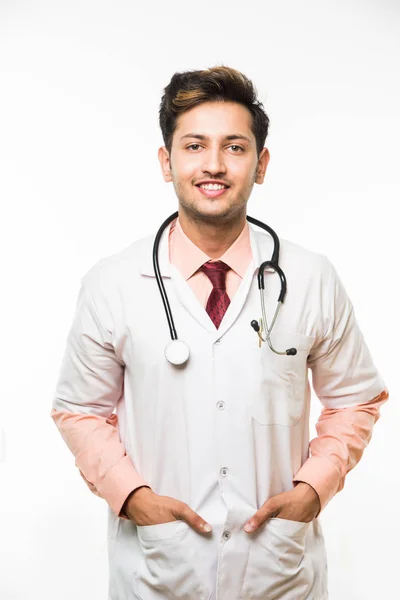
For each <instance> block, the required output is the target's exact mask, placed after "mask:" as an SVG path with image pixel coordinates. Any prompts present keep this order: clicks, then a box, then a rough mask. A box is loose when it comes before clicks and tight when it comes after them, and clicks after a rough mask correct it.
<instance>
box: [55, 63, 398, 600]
mask: <svg viewBox="0 0 400 600" xmlns="http://www.w3.org/2000/svg"><path fill="white" fill-rule="evenodd" d="M164 92H165V93H164V96H163V98H162V102H161V107H160V125H161V129H162V133H163V138H164V143H165V146H163V147H161V148H160V149H159V152H158V157H159V161H160V165H161V169H162V174H163V177H164V180H165V181H166V182H171V181H172V183H173V185H174V189H175V192H176V195H177V197H178V201H179V216H178V218H177V219H175V220H174V221H172V223H171V226H170V227H168V228H167V230H165V231H164V233H163V235H162V238H161V243H160V251H159V257H160V270H161V275H162V278H163V283H164V285H165V287H166V292H167V294H168V297H169V302H170V305H171V310H172V313H173V314H174V319H175V323H176V327H177V331H178V332H179V333H180V335H181V337H182V339H184V340H185V341H186V342H187V344H188V345H189V347H190V358H189V361H188V362H187V363H186V364H184V365H183V366H179V367H178V366H174V365H173V364H170V363H169V362H168V361H166V360H165V356H164V348H165V346H166V344H167V343H168V341H169V330H168V324H167V321H166V319H165V313H164V310H163V306H162V302H161V299H160V295H159V291H158V288H157V285H156V281H155V278H154V269H153V263H152V248H153V241H154V236H150V237H147V238H144V239H142V240H139V241H138V242H135V243H133V244H132V245H130V246H129V247H128V248H126V249H124V250H122V251H121V252H119V253H117V254H115V255H113V256H111V257H107V258H104V259H102V260H100V261H99V262H98V263H97V264H96V265H94V266H93V267H92V268H91V269H90V270H89V271H88V273H86V275H85V276H84V278H83V280H82V287H81V290H80V294H79V299H78V303H77V308H76V314H75V318H74V322H73V324H72V327H71V330H70V333H69V337H68V343H67V348H66V351H65V356H64V360H63V364H62V367H61V373H60V377H59V381H58V385H57V390H56V393H55V397H54V401H53V410H52V417H53V419H54V421H55V423H56V424H57V426H58V428H59V430H60V432H61V434H62V435H63V437H64V439H65V441H66V443H67V444H68V446H69V448H70V449H71V451H72V452H73V453H74V455H75V457H76V465H77V467H78V468H79V470H80V473H81V475H82V476H83V478H84V479H85V481H86V483H87V484H88V486H89V487H90V489H91V490H92V491H93V492H94V493H95V494H97V495H99V496H101V497H102V498H104V499H105V500H106V501H107V502H108V505H109V534H108V541H109V564H110V586H109V598H110V599H111V600H130V599H135V598H138V599H142V600H155V599H161V598H174V599H175V598H177V599H185V600H192V599H193V600H210V599H213V600H217V599H218V600H235V599H238V600H239V599H242V600H247V599H253V598H254V599H263V600H284V599H285V600H302V599H306V598H307V599H309V600H325V599H326V598H327V597H328V592H327V582H326V580H327V575H326V555H325V549H324V542H323V537H322V533H321V527H320V523H319V520H318V515H319V514H320V512H321V510H323V508H324V507H325V506H326V505H327V503H328V502H329V500H330V499H331V498H332V497H333V496H334V495H335V494H336V493H337V492H338V491H340V490H341V489H342V488H343V485H344V480H345V476H346V474H347V473H348V472H349V471H350V470H351V469H352V468H353V467H354V466H355V465H356V463H357V462H358V461H359V460H360V458H361V455H362V452H363V450H364V448H365V446H366V445H367V443H368V441H369V440H370V437H371V431H372V427H373V425H374V423H375V422H376V420H377V419H378V418H379V408H380V406H381V405H382V404H383V403H384V402H385V401H386V400H387V398H388V392H387V390H386V388H385V384H384V382H383V381H382V379H381V377H380V376H379V374H378V372H377V370H376V368H375V366H374V364H373V362H372V359H371V356H370V353H369V351H368V349H367V347H366V345H365V342H364V340H363V337H362V334H361V332H360V330H359V328H358V326H357V322H356V320H355V317H354V311H353V308H352V305H351V302H350V300H349V298H348V296H347V295H346V292H345V290H344V288H343V285H342V284H341V281H340V279H339V277H338V275H337V273H336V271H335V269H334V267H333V266H332V264H331V263H330V262H329V261H328V259H327V258H326V257H324V256H322V255H320V254H317V253H314V252H311V251H308V250H306V249H304V248H302V247H300V246H298V245H295V244H292V243H290V242H288V241H285V240H281V249H280V258H279V265H280V267H281V268H282V269H283V271H284V272H285V274H286V278H287V286H288V288H287V295H286V298H285V301H284V303H283V305H282V307H281V309H280V312H279V315H278V318H277V321H276V324H275V326H274V329H273V331H272V333H271V341H272V343H273V346H274V347H275V348H277V350H278V351H282V350H284V349H286V348H291V347H294V348H296V350H297V353H296V354H295V355H279V354H276V353H275V352H273V351H271V349H270V348H269V345H268V344H267V343H264V342H262V341H261V339H260V338H259V336H258V335H257V333H255V331H254V329H252V327H251V326H250V323H251V321H252V320H254V319H255V318H258V317H259V314H260V297H259V290H258V287H257V272H258V267H259V265H260V264H261V263H262V262H263V261H266V260H269V259H270V257H271V254H272V250H273V241H272V238H271V237H270V236H269V235H268V234H267V233H266V232H265V231H263V230H261V229H259V228H257V227H255V226H250V225H249V224H248V222H247V221H246V208H247V202H248V199H249V197H250V194H251V191H252V188H253V185H254V183H258V184H262V183H263V181H264V177H265V172H266V169H267V166H268V161H269V152H268V149H267V148H265V147H264V142H265V139H266V137H267V133H268V123H269V121H268V117H267V115H266V114H265V112H264V110H263V106H262V104H261V103H259V102H258V101H257V100H256V96H255V91H254V88H253V86H252V84H251V82H250V81H249V80H248V79H247V78H246V77H245V76H244V75H243V74H242V73H239V72H238V71H236V70H234V69H230V68H228V67H215V68H211V69H208V70H205V71H193V72H187V73H176V74H175V75H174V76H173V78H172V79H171V82H170V84H169V85H168V86H167V87H166V88H165V90H164ZM265 280H266V286H265V287H266V289H265V292H264V293H265V303H266V309H267V314H268V315H270V318H271V316H272V315H273V312H274V309H275V306H276V300H277V297H278V295H279V289H280V288H279V284H280V281H279V277H278V276H277V275H276V274H273V273H272V272H269V271H268V270H266V271H265ZM265 325H266V324H264V326H265ZM264 332H265V327H264ZM309 368H310V369H311V371H312V383H313V388H314V390H315V392H316V394H317V395H318V397H319V399H320V400H321V403H322V405H323V410H322V413H321V417H320V419H319V421H318V424H317V434H318V435H317V437H316V438H315V439H313V440H311V442H310V440H309V425H308V419H309V404H310V385H309V382H308V369H309ZM114 409H116V413H113V411H114Z"/></svg>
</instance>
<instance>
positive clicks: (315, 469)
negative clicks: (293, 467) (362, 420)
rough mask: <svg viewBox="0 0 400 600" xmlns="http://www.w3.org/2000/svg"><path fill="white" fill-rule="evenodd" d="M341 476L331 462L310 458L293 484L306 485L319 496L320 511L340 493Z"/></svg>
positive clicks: (320, 458)
mask: <svg viewBox="0 0 400 600" xmlns="http://www.w3.org/2000/svg"><path fill="white" fill-rule="evenodd" d="M341 479H342V475H341V473H340V471H339V469H338V468H337V467H336V466H335V465H334V464H333V463H332V461H331V460H329V459H328V458H325V457H324V456H310V458H308V459H307V460H306V462H305V463H304V464H303V466H302V467H301V468H300V470H299V471H298V472H297V473H296V477H295V478H294V479H293V482H297V481H304V483H308V485H310V486H311V487H312V488H314V490H315V491H316V492H317V494H318V496H319V501H320V504H321V508H320V511H319V512H321V510H323V509H324V508H325V506H326V505H327V504H328V502H329V501H330V500H331V499H332V498H333V496H334V495H335V494H336V493H337V492H338V491H340V483H341ZM318 514H319V513H318ZM317 516H318V515H317Z"/></svg>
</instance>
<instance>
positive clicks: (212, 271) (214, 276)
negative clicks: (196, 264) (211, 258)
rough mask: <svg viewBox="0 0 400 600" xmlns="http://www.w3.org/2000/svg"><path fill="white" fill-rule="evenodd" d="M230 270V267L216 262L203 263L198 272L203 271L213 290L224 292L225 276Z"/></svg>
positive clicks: (220, 261) (219, 261)
mask: <svg viewBox="0 0 400 600" xmlns="http://www.w3.org/2000/svg"><path fill="white" fill-rule="evenodd" d="M230 269H231V268H230V266H229V265H227V264H226V263H224V262H222V260H217V261H215V262H206V263H204V265H203V266H201V267H200V269H199V271H203V273H205V274H206V275H207V277H208V278H209V279H210V281H211V283H212V285H213V288H214V289H219V290H225V289H226V274H227V272H228V271H230Z"/></svg>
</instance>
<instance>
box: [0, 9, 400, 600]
mask: <svg viewBox="0 0 400 600" xmlns="http://www.w3.org/2000/svg"><path fill="white" fill-rule="evenodd" d="M399 40H400V8H399V3H398V2H396V1H395V0H374V1H373V0H370V1H362V0H359V1H355V0H351V1H349V0H347V1H346V0H341V1H336V2H335V1H332V2H326V1H325V0H322V1H321V0H318V1H317V0H312V1H308V2H307V1H305V2H298V1H296V0H290V1H289V0H287V1H281V2H270V1H261V0H260V1H258V2H257V1H254V0H247V1H246V2H243V0H240V1H237V0H229V1H224V2H218V1H215V0H214V1H212V2H211V1H209V0H206V1H202V2H198V3H190V2H183V1H180V2H169V3H168V2H159V3H157V2H154V1H153V2H151V1H150V2H144V3H143V4H137V3H135V2H133V1H132V2H128V1H127V0H125V1H123V0H113V1H111V0H108V1H105V0H97V1H96V2H95V1H94V0H68V1H67V0H63V1H54V0H52V1H50V0H42V1H31V2H28V1H26V2H24V1H22V0H21V1H18V0H16V1H14V2H12V1H11V0H10V1H7V0H0V61H1V73H0V169H1V177H0V196H1V222H0V233H1V235H0V239H1V248H0V251H1V280H2V286H1V287H2V295H1V303H2V307H1V315H2V322H1V345H0V352H1V357H0V361H1V362H0V364H1V372H2V376H1V381H2V386H1V403H2V405H1V412H0V428H1V431H2V444H1V447H2V449H3V452H2V461H1V462H0V486H1V492H0V514H1V520H0V564H1V570H0V597H1V598H2V600H28V599H29V600H32V599H33V600H36V599H40V600H44V599H52V600H54V599H57V600H70V599H71V598H74V600H92V599H93V600H106V598H107V583H108V567H107V551H106V505H105V502H104V500H102V499H100V498H98V497H96V496H94V495H93V494H91V493H90V491H89V489H88V488H87V486H86V484H85V483H84V482H83V480H82V479H81V477H80V475H79V473H78V471H77V469H76V467H75V466H74V457H73V456H72V454H71V453H70V452H69V450H68V449H67V447H66V446H65V445H64V442H63V441H62V438H61V436H60V434H59V432H58V431H57V429H56V427H55V425H54V423H53V421H52V420H51V418H50V410H51V402H52V396H53V392H54V388H55V384H56V380H57V377H58V370H59V368H60V361H61V358H62V354H63V351H64V347H65V343H66V337H67V333H68V330H69V327H70V325H71V322H72V316H73V312H74V308H75V302H76V299H77V293H78V289H79V285H80V278H81V277H82V276H83V274H84V273H85V272H86V271H87V270H88V269H89V268H90V267H91V266H92V265H93V264H94V263H95V262H96V261H97V260H99V259H100V258H101V257H103V256H107V255H109V254H111V253H115V252H118V251H119V250H121V249H122V248H124V247H125V246H127V245H129V244H130V243H132V242H133V241H134V240H136V239H138V238H139V237H142V236H144V235H147V234H149V233H152V232H154V231H155V229H156V228H158V226H159V224H160V223H161V221H162V220H164V218H166V217H167V216H168V215H169V214H170V213H171V212H173V211H174V210H176V208H177V200H176V197H175V195H174V190H173V187H172V184H169V185H167V184H166V183H165V182H164V180H163V178H162V176H161V171H160V167H159V163H158V159H157V150H158V148H159V146H161V145H163V141H162V137H161V131H160V129H159V126H158V108H159V103H160V100H161V95H162V92H163V88H164V86H166V85H167V84H168V82H169V80H170V78H171V76H172V75H173V73H174V72H176V71H184V70H189V69H190V70H191V69H204V68H208V67H211V66H215V65H218V64H225V65H228V66H231V67H234V68H236V69H239V70H241V71H243V72H244V73H245V74H246V75H247V76H248V77H249V78H251V79H252V81H253V82H254V84H255V86H256V88H257V90H258V93H259V98H260V100H261V101H262V102H263V103H264V106H265V109H266V111H267V113H268V115H269V117H270V119H271V128H270V135H269V137H268V138H267V142H266V145H267V146H268V147H269V149H270V153H271V161H270V165H269V167H268V171H267V176H266V181H265V183H264V184H263V185H262V186H258V185H255V186H254V190H253V194H252V197H251V198H250V201H249V209H248V212H249V214H250V215H252V216H254V217H257V218H259V219H262V220H264V221H266V222H267V223H269V224H270V225H271V226H272V227H273V228H274V229H275V230H276V231H277V232H278V234H279V235H280V236H281V237H283V238H288V239H290V240H292V241H294V242H297V243H300V244H302V245H304V246H306V247H307V248H309V249H311V250H314V251H317V252H321V253H323V254H326V255H327V256H328V257H329V258H330V260H331V261H332V262H333V263H334V265H335V266H336V268H337V270H338V272H339V274H340V276H341V278H342V280H343V282H344V284H345V287H346V289H347V291H348V293H349V295H350V297H351V299H352V301H353V303H354V305H355V308H356V315H357V317H358V321H359V323H360V325H361V328H362V331H363V333H364V336H365V338H366V341H367V343H368V346H369V347H370V349H371V352H372V354H373V356H374V359H375V362H376V364H377V366H378V368H379V369H380V371H381V374H382V376H383V377H384V379H385V381H386V384H387V386H388V388H389V391H390V393H391V400H389V402H388V403H387V404H386V405H385V407H384V408H383V409H382V417H381V420H380V421H379V422H378V424H377V425H376V427H375V429H374V435H373V438H372V442H371V445H370V446H369V447H368V449H367V450H366V452H365V454H364V457H363V459H362V461H361V463H360V464H359V465H358V466H357V467H356V469H355V470H354V471H353V472H352V473H350V474H349V476H348V478H347V481H346V485H345V489H344V490H343V491H342V492H341V493H340V494H338V495H337V496H336V497H335V498H334V499H333V500H332V501H331V503H330V504H329V505H328V507H327V508H326V509H325V511H324V512H323V513H322V516H321V519H322V521H323V525H324V531H325V537H326V544H327V550H328V558H329V580H330V598H331V600H376V598H378V597H379V598H394V597H395V596H396V594H397V592H396V591H395V590H397V589H398V586H397V578H398V559H399V553H398V539H399V536H400V520H399V518H398V502H399V500H398V498H399V492H400V486H399V468H398V467H399V446H398V431H399V407H398V403H397V399H398V395H399V391H400V390H399V384H398V376H397V377H396V374H395V369H396V370H397V373H398V369H399V367H398V365H399V359H398V356H399V354H398V352H399V305H398V301H397V293H398V289H399V286H398V264H399V261H398V258H399V251H398V239H396V238H398V235H399V233H398V231H399V226H398V202H399V191H400V185H399V139H400V110H399V106H400V90H399V58H400V41H399ZM395 258H397V260H395ZM160 310H161V303H160ZM313 403H314V404H313V413H312V422H313V423H314V422H315V420H316V418H317V417H318V414H319V410H320V405H319V401H318V399H317V398H315V397H314V398H313ZM121 600H122V599H121ZM232 600H233V599H232ZM316 600H317V599H316Z"/></svg>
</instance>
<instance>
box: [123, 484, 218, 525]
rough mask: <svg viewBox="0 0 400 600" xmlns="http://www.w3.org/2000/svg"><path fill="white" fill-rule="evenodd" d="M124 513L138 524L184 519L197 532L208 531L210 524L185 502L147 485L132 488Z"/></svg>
mask: <svg viewBox="0 0 400 600" xmlns="http://www.w3.org/2000/svg"><path fill="white" fill-rule="evenodd" d="M122 510H123V512H124V514H125V515H126V516H127V517H128V518H129V519H130V520H131V521H133V522H134V523H135V525H138V526H146V525H160V524H162V523H169V522H173V521H178V520H180V521H185V523H187V524H188V525H189V526H190V527H192V529H194V530H195V531H197V532H198V533H209V532H210V531H211V526H210V525H209V524H208V523H207V522H206V521H205V520H204V519H203V518H202V517H201V516H200V515H198V514H197V513H196V512H195V511H194V510H192V509H191V508H190V506H188V505H187V504H185V502H181V501H180V500H176V499H175V498H170V497H169V496H159V495H158V494H156V493H155V492H153V490H151V489H150V488H149V487H141V488H138V489H137V490H134V491H133V492H132V493H131V494H130V495H129V496H128V498H127V500H126V501H125V504H124V506H123V509H122Z"/></svg>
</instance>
